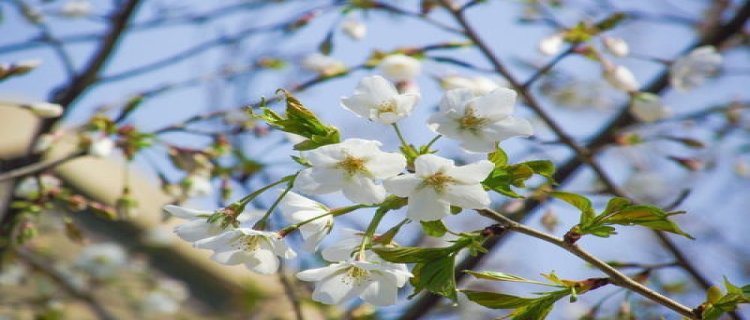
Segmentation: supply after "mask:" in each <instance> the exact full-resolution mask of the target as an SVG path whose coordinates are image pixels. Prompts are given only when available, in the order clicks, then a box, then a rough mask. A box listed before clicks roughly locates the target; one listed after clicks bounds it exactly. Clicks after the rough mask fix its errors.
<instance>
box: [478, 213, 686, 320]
mask: <svg viewBox="0 0 750 320" xmlns="http://www.w3.org/2000/svg"><path fill="white" fill-rule="evenodd" d="M477 212H479V213H480V214H481V215H483V216H485V217H488V218H490V219H493V220H495V221H497V222H499V223H501V224H502V225H504V226H505V227H507V228H509V229H510V230H513V231H516V232H519V233H522V234H525V235H527V236H530V237H534V238H537V239H540V240H543V241H546V242H549V243H551V244H554V245H556V246H558V247H560V248H563V249H565V250H566V251H568V252H570V253H572V254H573V255H575V256H577V257H579V258H581V259H582V260H584V261H586V262H588V263H589V264H591V265H593V266H594V267H596V268H597V269H599V270H600V271H602V272H604V273H605V274H607V276H609V277H610V279H611V280H612V284H614V285H617V286H620V287H623V288H627V289H629V290H632V291H633V292H636V293H638V294H640V295H641V296H643V297H645V298H648V299H650V300H652V301H654V302H656V303H658V304H660V305H663V306H665V307H667V308H670V309H672V310H674V311H675V312H677V313H679V314H681V315H683V316H685V317H687V318H689V319H698V316H696V315H695V314H694V313H693V310H692V309H691V308H689V307H687V306H685V305H682V304H680V303H679V302H677V301H674V300H672V299H670V298H669V297H666V296H664V295H662V294H660V293H658V292H656V291H654V290H652V289H650V288H648V287H646V286H644V285H642V284H640V283H639V282H637V281H635V280H633V279H631V278H630V277H628V276H627V275H625V274H624V273H622V272H620V271H619V270H617V269H615V268H613V267H612V266H610V265H609V264H608V263H606V262H604V261H603V260H601V259H599V258H597V257H596V256H594V255H592V254H591V253H589V252H588V251H586V250H584V249H582V248H581V247H579V246H578V245H577V244H571V243H568V242H566V241H565V240H563V239H562V238H559V237H556V236H553V235H551V234H548V233H545V232H542V231H539V230H536V229H533V228H529V227H527V226H525V225H523V224H520V223H518V222H515V221H513V220H511V219H509V218H507V217H505V216H503V215H502V214H500V213H498V212H495V211H493V210H491V209H483V210H477Z"/></svg>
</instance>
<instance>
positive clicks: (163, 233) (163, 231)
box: [143, 226, 174, 247]
mask: <svg viewBox="0 0 750 320" xmlns="http://www.w3.org/2000/svg"><path fill="white" fill-rule="evenodd" d="M173 240H174V237H173V236H172V232H170V231H169V229H168V228H165V227H161V226H157V227H152V228H149V229H148V230H147V231H146V233H145V234H144V235H143V242H144V243H146V244H148V245H150V246H154V247H166V246H169V245H171V244H172V243H173V242H174V241H173Z"/></svg>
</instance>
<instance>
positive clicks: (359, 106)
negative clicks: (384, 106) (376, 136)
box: [341, 94, 378, 119]
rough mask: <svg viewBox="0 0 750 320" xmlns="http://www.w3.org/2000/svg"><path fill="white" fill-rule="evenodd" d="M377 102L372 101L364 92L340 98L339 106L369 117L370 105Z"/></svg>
mask: <svg viewBox="0 0 750 320" xmlns="http://www.w3.org/2000/svg"><path fill="white" fill-rule="evenodd" d="M377 103H378V102H374V101H372V100H371V99H370V96H368V95H364V94H356V95H353V96H351V97H342V98H341V107H343V108H344V109H346V110H349V111H351V112H353V113H354V114H356V115H358V116H360V117H363V118H368V119H369V118H370V110H372V107H373V106H374V105H376V104H377Z"/></svg>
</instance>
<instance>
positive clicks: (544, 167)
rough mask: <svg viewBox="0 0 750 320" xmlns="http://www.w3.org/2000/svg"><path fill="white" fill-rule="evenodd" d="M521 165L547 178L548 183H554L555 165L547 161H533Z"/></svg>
mask: <svg viewBox="0 0 750 320" xmlns="http://www.w3.org/2000/svg"><path fill="white" fill-rule="evenodd" d="M522 164H524V165H526V166H528V167H529V168H531V170H532V171H533V172H534V173H535V174H538V175H540V176H542V177H545V178H547V180H548V181H552V182H554V177H553V176H554V175H555V164H554V163H553V162H552V161H549V160H533V161H526V162H523V163H522Z"/></svg>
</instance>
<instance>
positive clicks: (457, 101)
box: [439, 88, 474, 114]
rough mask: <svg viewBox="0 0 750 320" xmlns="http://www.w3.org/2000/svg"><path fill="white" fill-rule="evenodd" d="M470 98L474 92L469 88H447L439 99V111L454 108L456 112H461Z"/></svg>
mask: <svg viewBox="0 0 750 320" xmlns="http://www.w3.org/2000/svg"><path fill="white" fill-rule="evenodd" d="M472 99H474V93H473V92H472V91H471V89H466V88H459V89H452V90H448V91H446V92H445V94H443V98H442V99H441V100H440V108H439V109H440V112H447V111H449V110H455V111H456V112H458V113H460V114H463V113H464V110H465V109H466V104H467V103H468V102H469V101H471V100H472Z"/></svg>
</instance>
